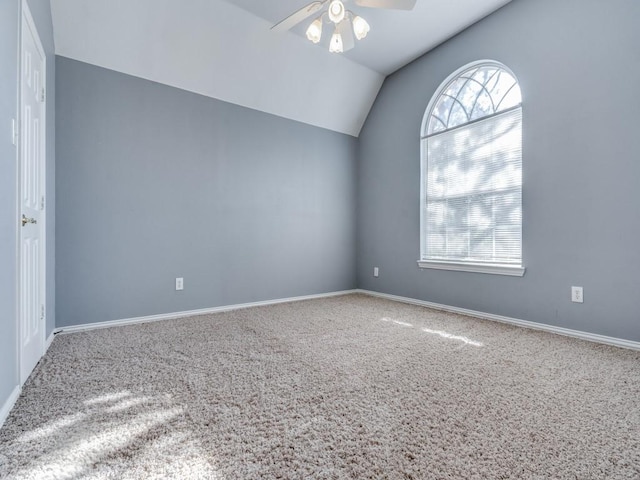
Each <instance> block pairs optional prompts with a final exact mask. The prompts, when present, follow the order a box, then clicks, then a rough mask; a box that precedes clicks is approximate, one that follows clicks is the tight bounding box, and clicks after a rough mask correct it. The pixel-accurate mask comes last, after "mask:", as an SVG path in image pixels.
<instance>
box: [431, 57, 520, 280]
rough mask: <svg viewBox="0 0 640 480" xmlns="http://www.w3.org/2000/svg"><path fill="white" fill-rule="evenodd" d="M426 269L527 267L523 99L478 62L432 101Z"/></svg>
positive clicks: (501, 73)
mask: <svg viewBox="0 0 640 480" xmlns="http://www.w3.org/2000/svg"><path fill="white" fill-rule="evenodd" d="M421 142H422V145H421V151H422V161H421V165H422V167H421V181H422V198H421V248H420V250H421V259H420V261H419V264H420V266H422V267H426V268H442V269H451V270H466V271H476V272H486V273H499V274H507V275H523V274H524V268H523V267H522V98H521V92H520V86H519V85H518V82H517V80H516V78H515V76H514V75H513V74H512V73H511V72H510V71H509V70H508V69H507V68H506V67H504V66H503V65H501V64H499V63H496V62H478V63H474V64H472V65H468V66H467V67H464V68H462V69H461V70H459V71H458V72H456V73H454V74H453V75H452V76H451V77H449V79H447V80H446V81H445V82H444V83H443V84H442V85H441V87H440V88H439V90H438V91H437V92H436V94H435V95H434V97H433V98H432V100H431V102H430V104H429V107H428V108H427V111H426V112H425V116H424V119H423V122H422V135H421Z"/></svg>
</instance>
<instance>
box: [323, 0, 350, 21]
mask: <svg viewBox="0 0 640 480" xmlns="http://www.w3.org/2000/svg"><path fill="white" fill-rule="evenodd" d="M327 13H328V14H329V20H331V21H332V22H333V23H335V24H338V23H340V22H341V21H342V20H343V19H344V16H345V15H346V10H345V8H344V4H343V3H342V2H341V1H340V0H332V2H331V3H330V4H329V10H328V12H327Z"/></svg>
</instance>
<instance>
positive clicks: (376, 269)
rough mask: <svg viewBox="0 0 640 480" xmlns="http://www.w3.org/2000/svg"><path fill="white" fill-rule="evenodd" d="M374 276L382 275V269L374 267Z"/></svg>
mask: <svg viewBox="0 0 640 480" xmlns="http://www.w3.org/2000/svg"><path fill="white" fill-rule="evenodd" d="M373 276H374V277H379V276H380V269H379V268H378V267H373Z"/></svg>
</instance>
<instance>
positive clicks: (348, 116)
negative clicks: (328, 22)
mask: <svg viewBox="0 0 640 480" xmlns="http://www.w3.org/2000/svg"><path fill="white" fill-rule="evenodd" d="M347 1H348V0H347ZM509 1H511V0H417V4H416V6H415V8H414V9H413V10H412V11H392V10H381V9H371V8H362V7H358V6H356V5H354V4H349V5H348V7H349V8H350V9H351V10H353V11H354V12H356V13H357V14H359V15H361V16H363V17H364V18H366V20H367V21H368V22H369V24H370V25H371V31H370V33H369V35H368V36H367V37H366V38H365V39H363V40H361V41H359V42H357V45H356V46H355V48H354V49H353V50H350V51H349V52H345V53H343V54H334V53H329V51H328V50H327V49H326V47H324V46H321V45H314V44H312V43H311V42H309V41H308V40H307V39H306V37H305V35H304V30H305V28H306V25H307V24H308V23H309V22H303V24H301V25H299V26H298V27H296V28H293V29H292V30H291V31H288V32H275V31H272V30H271V26H272V25H273V24H275V23H277V22H278V21H279V20H281V19H283V18H284V17H286V16H287V15H289V14H290V13H292V12H294V11H295V10H297V9H299V8H301V7H303V6H304V5H305V4H307V3H308V1H307V0H277V1H275V0H274V1H267V0H91V1H87V0H51V6H52V14H53V24H54V37H55V45H56V54H58V55H61V56H65V57H68V58H72V59H75V60H80V61H83V62H87V63H90V64H93V65H98V66H101V67H105V68H108V69H111V70H116V71H119V72H123V73H126V74H129V75H134V76H137V77H141V78H145V79H148V80H152V81H155V82H159V83H163V84H167V85H171V86H174V87H178V88H181V89H184V90H188V91H192V92H196V93H199V94H202V95H206V96H209V97H212V98H217V99H220V100H223V101H227V102H231V103H234V104H237V105H242V106H245V107H248V108H252V109H255V110H259V111H263V112H267V113H271V114H274V115H278V116H281V117H285V118H289V119H292V120H296V121H300V122H304V123H307V124H310V125H315V126H318V127H322V128H327V129H329V130H334V131H337V132H341V133H346V134H349V135H353V136H357V135H358V134H359V132H360V129H361V128H362V125H363V124H364V121H365V120H366V117H367V115H368V113H369V110H370V108H371V106H372V104H373V102H374V100H375V98H376V96H377V94H378V91H379V89H380V87H381V86H382V83H383V81H384V78H385V76H386V75H388V74H390V73H392V72H394V71H395V70H397V69H398V68H400V67H402V66H404V65H406V64H407V63H409V62H411V61H412V60H414V59H415V58H417V57H419V56H420V55H422V54H423V53H425V52H427V51H429V50H430V49H432V48H433V47H435V46H437V45H438V44H440V43H442V42H443V41H445V40H446V39H448V38H450V37H451V36H453V35H455V34H456V33H458V32H460V31H461V30H463V29H464V28H466V27H467V26H469V25H471V24H472V23H475V22H476V21H478V20H480V19H481V18H483V17H484V16H486V15H488V14H490V13H492V12H493V11H495V10H497V9H498V8H500V7H501V6H503V5H505V4H506V3H508V2H509ZM345 3H347V2H345Z"/></svg>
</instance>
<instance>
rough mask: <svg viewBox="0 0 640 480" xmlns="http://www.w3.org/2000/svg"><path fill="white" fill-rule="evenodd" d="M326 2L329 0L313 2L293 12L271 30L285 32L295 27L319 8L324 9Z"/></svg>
mask: <svg viewBox="0 0 640 480" xmlns="http://www.w3.org/2000/svg"><path fill="white" fill-rule="evenodd" d="M325 3H327V0H322V1H317V2H311V3H310V4H309V5H306V6H304V7H302V8H301V9H300V10H298V11H297V12H294V13H292V14H291V15H289V16H288V17H287V18H285V19H284V20H281V21H280V22H278V23H276V24H275V25H274V26H273V27H271V30H273V31H276V32H284V31H286V30H289V29H290V28H293V27H295V26H296V25H297V24H299V23H300V22H301V21H303V20H304V19H306V18H309V17H310V16H311V15H313V14H314V13H316V12H317V11H318V10H320V9H322V7H323V6H324V4H325Z"/></svg>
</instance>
